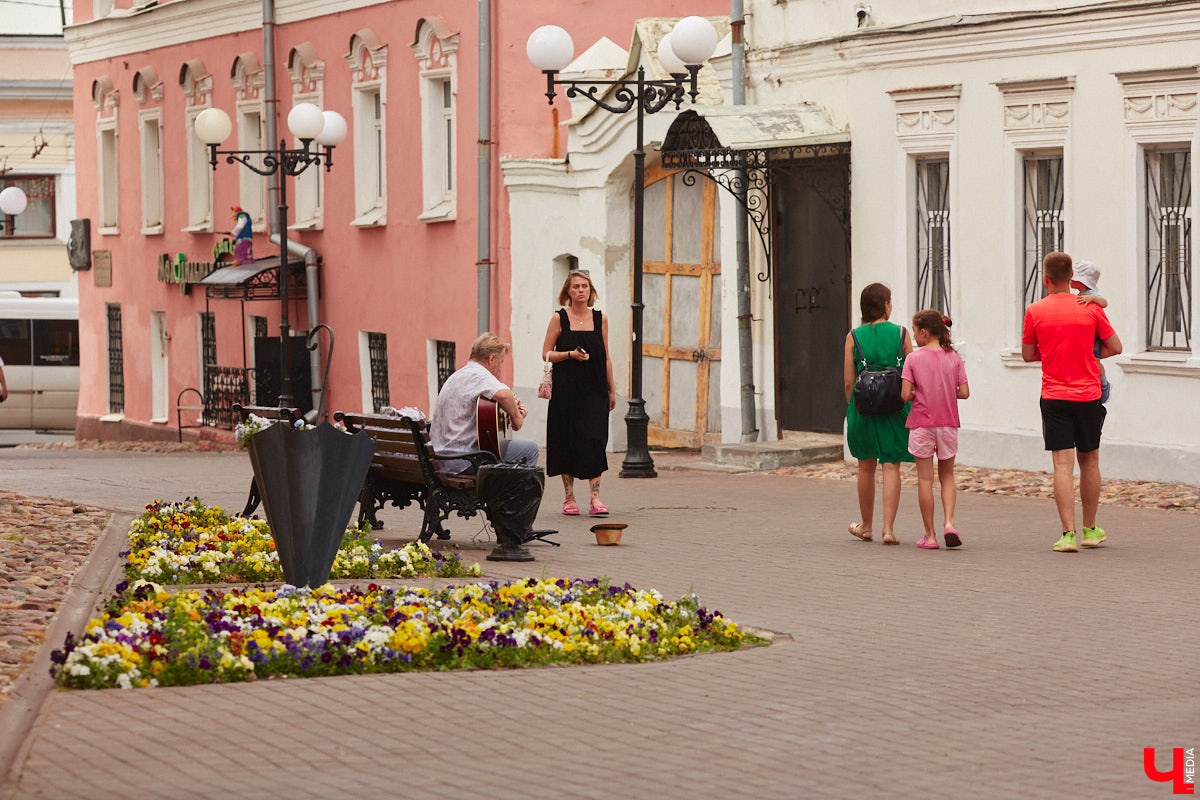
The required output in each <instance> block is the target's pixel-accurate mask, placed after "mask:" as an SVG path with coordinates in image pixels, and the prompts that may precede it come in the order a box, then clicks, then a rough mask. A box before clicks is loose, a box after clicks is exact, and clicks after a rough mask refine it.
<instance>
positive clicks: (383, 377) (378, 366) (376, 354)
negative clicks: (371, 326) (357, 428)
mask: <svg viewBox="0 0 1200 800" xmlns="http://www.w3.org/2000/svg"><path fill="white" fill-rule="evenodd" d="M367 352H368V354H369V355H370V357H371V403H372V404H373V405H374V406H375V409H374V410H375V412H376V413H378V412H379V409H381V408H383V407H384V406H389V405H391V404H392V401H391V393H390V392H389V391H388V363H387V334H386V333H367Z"/></svg>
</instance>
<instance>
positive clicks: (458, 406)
mask: <svg viewBox="0 0 1200 800" xmlns="http://www.w3.org/2000/svg"><path fill="white" fill-rule="evenodd" d="M508 350H509V347H508V343H507V342H505V341H504V340H503V339H501V338H500V337H499V336H496V335H495V334H493V333H484V334H481V335H480V336H479V338H477V339H476V340H475V341H474V342H473V343H472V344H471V358H470V360H469V361H468V362H467V363H466V364H464V365H463V367H462V368H461V369H459V370H458V371H457V372H455V373H454V374H453V375H451V376H450V377H449V378H448V379H447V380H446V383H445V385H443V386H442V390H441V392H439V393H438V398H437V403H436V404H435V405H434V408H433V421H432V423H431V426H430V429H429V443H430V444H431V445H433V449H434V450H436V451H437V452H440V453H461V452H466V451H470V450H479V449H481V448H480V441H479V435H478V432H477V428H476V423H477V420H476V414H477V406H480V405H487V404H480V403H479V402H478V401H479V399H480V398H483V399H485V400H491V401H492V402H494V403H495V404H496V405H497V406H499V408H500V410H502V411H503V412H504V414H505V415H507V417H508V423H509V425H511V426H512V429H513V430H515V431H519V430H520V429H521V426H522V425H523V424H524V423H525V415H526V414H527V413H528V411H527V409H526V408H525V404H524V403H522V402H521V401H520V400H518V399H517V398H516V396H515V395H514V394H513V392H512V389H510V388H508V386H507V385H505V384H504V383H502V382H501V381H500V378H499V375H500V368H501V367H502V366H503V365H504V359H505V358H506V357H507V356H508ZM496 442H497V444H498V445H499V448H498V449H502V450H503V453H502V454H501V455H502V456H503V460H504V461H507V462H510V463H524V464H527V465H529V466H534V465H536V464H537V461H538V446H537V443H536V442H531V441H529V440H527V439H511V440H507V441H504V442H501V441H499V437H496ZM485 444H487V442H485ZM504 445H507V446H504ZM469 467H470V462H467V461H446V462H444V463H443V464H442V468H443V469H444V470H446V471H447V472H463V471H465V470H467V469H468V468H469Z"/></svg>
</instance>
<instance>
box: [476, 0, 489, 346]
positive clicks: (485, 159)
mask: <svg viewBox="0 0 1200 800" xmlns="http://www.w3.org/2000/svg"><path fill="white" fill-rule="evenodd" d="M478 148H479V154H478V159H479V160H478V163H477V164H476V167H475V170H476V183H477V185H478V190H479V197H478V198H477V199H476V206H477V208H476V212H475V213H476V219H477V227H476V251H477V253H478V255H479V258H478V260H476V262H475V272H476V275H475V303H476V309H477V310H476V323H475V327H476V328H477V331H476V332H477V333H484V332H486V331H488V330H489V329H490V327H491V307H492V207H491V202H492V3H491V0H479V141H478Z"/></svg>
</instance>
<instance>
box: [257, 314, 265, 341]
mask: <svg viewBox="0 0 1200 800" xmlns="http://www.w3.org/2000/svg"><path fill="white" fill-rule="evenodd" d="M267 336H268V334H267V318H266V317H255V318H254V338H255V339H265V338H267Z"/></svg>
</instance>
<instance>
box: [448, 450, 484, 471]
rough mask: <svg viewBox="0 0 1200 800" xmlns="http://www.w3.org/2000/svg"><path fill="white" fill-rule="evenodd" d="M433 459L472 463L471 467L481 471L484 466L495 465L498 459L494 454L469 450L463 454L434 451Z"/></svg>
mask: <svg viewBox="0 0 1200 800" xmlns="http://www.w3.org/2000/svg"><path fill="white" fill-rule="evenodd" d="M432 458H433V459H434V460H435V461H470V462H471V466H473V467H475V469H476V470H478V469H479V467H481V466H482V465H484V464H495V463H496V461H497V459H496V456H495V454H494V453H489V452H488V451H486V450H467V451H466V452H463V453H447V452H439V451H436V450H435V451H433V454H432Z"/></svg>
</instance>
